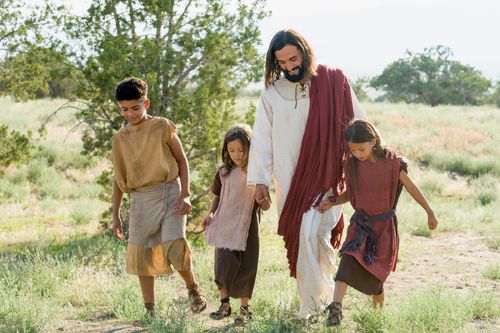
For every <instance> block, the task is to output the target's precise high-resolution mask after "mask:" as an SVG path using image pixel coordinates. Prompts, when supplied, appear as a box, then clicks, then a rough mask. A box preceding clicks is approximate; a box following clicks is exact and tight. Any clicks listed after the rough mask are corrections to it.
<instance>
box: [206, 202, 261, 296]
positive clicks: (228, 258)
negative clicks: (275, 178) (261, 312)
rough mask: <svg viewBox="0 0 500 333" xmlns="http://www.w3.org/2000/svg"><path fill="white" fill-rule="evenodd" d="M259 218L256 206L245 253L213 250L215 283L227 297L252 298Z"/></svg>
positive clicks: (257, 248)
mask: <svg viewBox="0 0 500 333" xmlns="http://www.w3.org/2000/svg"><path fill="white" fill-rule="evenodd" d="M258 219H259V216H258V213H257V204H255V205H254V208H253V210H252V221H251V223H250V229H249V230H248V239H247V246H246V249H245V251H231V250H227V249H218V248H216V249H215V267H214V272H215V280H214V281H215V283H216V284H217V287H218V288H219V289H221V288H224V289H226V290H227V292H228V296H229V297H234V298H242V297H248V298H252V294H253V288H254V286H255V278H256V276H257V266H258V262H259V222H258Z"/></svg>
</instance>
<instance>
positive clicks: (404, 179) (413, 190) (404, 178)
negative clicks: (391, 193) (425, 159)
mask: <svg viewBox="0 0 500 333" xmlns="http://www.w3.org/2000/svg"><path fill="white" fill-rule="evenodd" d="M399 180H400V181H401V183H402V184H403V186H404V187H405V188H406V190H407V191H408V193H410V195H411V196H412V198H413V199H415V201H416V202H417V203H418V204H419V205H420V206H422V208H423V209H424V210H425V212H426V213H427V217H428V225H429V229H436V227H437V224H438V222H437V219H436V216H435V215H434V211H433V210H432V208H431V206H429V203H428V202H427V199H425V197H424V195H423V194H422V192H421V191H420V189H419V188H418V187H417V185H415V183H414V182H413V181H412V180H411V179H410V177H409V176H408V174H407V173H406V172H404V171H401V172H400V173H399Z"/></svg>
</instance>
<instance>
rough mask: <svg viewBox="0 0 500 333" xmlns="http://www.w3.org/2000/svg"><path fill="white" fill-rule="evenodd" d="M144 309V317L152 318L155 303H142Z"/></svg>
mask: <svg viewBox="0 0 500 333" xmlns="http://www.w3.org/2000/svg"><path fill="white" fill-rule="evenodd" d="M144 307H145V308H146V315H147V316H151V317H154V315H155V303H144Z"/></svg>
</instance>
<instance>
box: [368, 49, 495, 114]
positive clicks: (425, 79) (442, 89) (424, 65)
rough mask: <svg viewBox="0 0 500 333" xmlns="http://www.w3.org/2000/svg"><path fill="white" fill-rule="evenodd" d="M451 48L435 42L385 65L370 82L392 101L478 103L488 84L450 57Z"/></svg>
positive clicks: (466, 66) (473, 70)
mask: <svg viewBox="0 0 500 333" xmlns="http://www.w3.org/2000/svg"><path fill="white" fill-rule="evenodd" d="M451 57H452V51H451V49H450V48H448V47H445V46H442V45H438V46H434V47H431V48H426V49H424V51H423V52H421V53H412V52H410V51H407V52H406V57H404V58H401V59H398V60H397V61H395V62H393V63H392V64H390V65H388V66H387V67H386V68H385V69H384V71H383V72H382V74H381V75H379V76H377V77H374V78H373V79H372V80H371V81H370V85H371V86H372V87H374V88H376V89H381V90H383V91H384V92H385V96H384V98H385V99H387V100H389V101H391V102H407V103H424V104H429V105H438V104H454V105H461V104H470V105H478V104H480V103H481V102H482V101H483V100H484V96H485V94H486V92H487V91H488V89H489V87H490V86H491V83H490V81H489V80H488V79H486V78H485V77H483V75H482V74H481V73H480V72H479V71H477V70H476V69H474V68H473V67H471V66H469V65H464V64H461V63H460V62H458V61H456V60H451Z"/></svg>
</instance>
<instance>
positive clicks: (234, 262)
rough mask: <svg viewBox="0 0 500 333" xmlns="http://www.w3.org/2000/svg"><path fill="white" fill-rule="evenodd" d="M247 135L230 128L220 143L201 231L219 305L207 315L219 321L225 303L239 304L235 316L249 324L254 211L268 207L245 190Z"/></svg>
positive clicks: (255, 256)
mask: <svg viewBox="0 0 500 333" xmlns="http://www.w3.org/2000/svg"><path fill="white" fill-rule="evenodd" d="M251 135H252V134H251V129H250V127H249V126H248V125H237V126H235V127H233V128H231V129H230V130H229V131H228V132H227V134H226V135H225V137H224V144H223V148H222V161H223V165H222V166H221V167H220V168H219V170H217V173H216V174H215V177H214V183H213V185H212V192H213V194H214V197H213V199H212V203H211V205H210V209H209V211H208V214H207V216H206V217H205V218H204V219H203V222H202V226H203V227H204V228H206V231H205V236H206V241H207V243H208V244H210V245H213V246H215V267H214V272H215V283H216V285H217V288H218V289H219V295H220V298H221V305H220V307H219V309H218V310H217V311H215V312H212V313H211V314H210V318H212V319H215V320H219V319H222V318H224V317H228V316H230V315H231V307H230V305H229V297H235V298H240V316H239V317H237V320H238V321H239V320H242V318H243V317H247V318H249V317H250V316H251V313H250V311H249V309H248V306H249V302H250V299H251V298H252V293H253V288H254V285H255V277H256V275H257V264H258V260H259V210H260V208H262V209H264V210H267V209H269V207H270V202H269V201H268V200H261V201H260V202H257V201H256V200H255V188H253V187H249V186H247V185H246V178H247V177H246V166H247V162H248V151H249V148H250V137H251Z"/></svg>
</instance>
